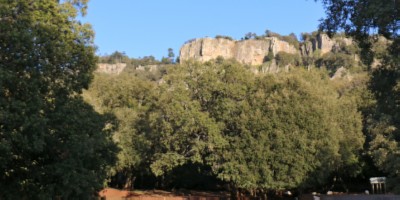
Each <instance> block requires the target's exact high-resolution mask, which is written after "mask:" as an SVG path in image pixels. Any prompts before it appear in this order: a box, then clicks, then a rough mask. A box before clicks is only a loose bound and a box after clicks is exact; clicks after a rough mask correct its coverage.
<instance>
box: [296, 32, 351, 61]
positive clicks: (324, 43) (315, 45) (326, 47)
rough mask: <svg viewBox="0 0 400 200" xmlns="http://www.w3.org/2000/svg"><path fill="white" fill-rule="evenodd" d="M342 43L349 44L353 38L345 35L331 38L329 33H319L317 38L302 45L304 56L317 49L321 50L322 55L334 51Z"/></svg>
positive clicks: (301, 49)
mask: <svg viewBox="0 0 400 200" xmlns="http://www.w3.org/2000/svg"><path fill="white" fill-rule="evenodd" d="M340 43H342V44H344V45H346V46H349V45H352V44H353V40H352V39H349V38H345V37H341V38H336V39H331V38H330V37H329V36H328V35H327V34H324V33H321V34H318V35H317V37H316V39H312V40H311V41H305V42H303V44H302V45H301V46H300V52H301V55H302V56H311V55H312V54H313V52H315V51H316V50H320V55H324V54H326V53H329V52H332V51H334V50H335V48H339V47H340V45H341V44H340Z"/></svg>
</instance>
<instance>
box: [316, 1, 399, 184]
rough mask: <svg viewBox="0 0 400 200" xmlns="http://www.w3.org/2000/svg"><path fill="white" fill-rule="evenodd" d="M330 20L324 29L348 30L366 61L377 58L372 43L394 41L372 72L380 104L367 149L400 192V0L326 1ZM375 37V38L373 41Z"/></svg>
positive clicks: (372, 86)
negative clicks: (360, 48)
mask: <svg viewBox="0 0 400 200" xmlns="http://www.w3.org/2000/svg"><path fill="white" fill-rule="evenodd" d="M322 2H323V3H324V5H325V8H326V13H327V15H328V16H327V18H326V19H325V20H323V21H322V24H321V28H322V29H323V30H326V31H328V32H330V33H334V32H337V31H342V30H344V31H345V32H346V33H348V34H350V35H352V36H354V37H355V38H356V40H357V41H358V42H359V44H360V46H361V47H362V52H363V55H364V56H363V58H364V59H363V60H364V61H366V63H367V64H370V63H371V62H372V61H373V60H372V59H373V58H374V56H373V54H374V53H376V50H375V52H374V51H372V49H373V48H371V47H373V46H372V45H371V43H372V42H373V41H374V39H375V40H376V39H379V37H381V36H383V37H384V38H386V39H388V40H390V41H391V42H389V44H390V45H388V48H387V51H386V54H384V55H383V56H382V55H379V58H380V59H381V64H380V66H379V67H378V68H377V69H374V70H373V71H372V78H371V81H370V87H369V88H370V90H371V91H372V93H373V94H374V95H375V98H376V100H377V103H376V106H375V107H374V108H373V109H374V112H373V114H372V115H369V116H366V122H367V123H366V130H367V131H366V134H367V139H368V140H367V142H368V144H367V146H368V147H369V150H370V155H371V157H372V159H373V160H374V161H375V164H376V165H377V166H378V167H379V168H380V169H381V170H383V171H385V172H386V173H388V174H389V175H390V177H392V178H393V179H390V182H392V183H394V184H391V185H392V186H395V187H396V188H395V190H396V191H398V192H400V187H399V184H398V181H399V180H400V172H399V171H398V170H394V169H396V168H399V166H400V161H399V160H400V154H399V151H400V131H399V130H400V126H399V124H400V110H399V107H400V106H399V105H400V104H399V102H400V101H399V100H400V98H399V97H400V96H399V94H400V90H399V85H400V56H399V55H400V54H399V52H400V38H399V33H400V32H399V28H400V2H399V1H396V0H354V1H343V0H322ZM371 36H373V37H371ZM380 48H382V47H380Z"/></svg>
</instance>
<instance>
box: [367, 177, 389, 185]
mask: <svg viewBox="0 0 400 200" xmlns="http://www.w3.org/2000/svg"><path fill="white" fill-rule="evenodd" d="M369 182H371V184H374V183H385V182H386V177H372V178H370V179H369Z"/></svg>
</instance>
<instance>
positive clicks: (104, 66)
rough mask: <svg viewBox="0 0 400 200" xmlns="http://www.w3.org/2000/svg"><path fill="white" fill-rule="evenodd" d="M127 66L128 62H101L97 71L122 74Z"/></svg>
mask: <svg viewBox="0 0 400 200" xmlns="http://www.w3.org/2000/svg"><path fill="white" fill-rule="evenodd" d="M125 67H126V63H116V64H108V63H99V64H98V65H97V69H96V72H100V73H106V74H120V73H121V72H122V71H123V70H124V69H125Z"/></svg>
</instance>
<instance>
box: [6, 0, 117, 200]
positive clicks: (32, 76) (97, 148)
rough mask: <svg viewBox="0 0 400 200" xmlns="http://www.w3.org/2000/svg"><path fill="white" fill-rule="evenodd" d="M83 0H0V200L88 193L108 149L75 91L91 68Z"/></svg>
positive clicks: (106, 136)
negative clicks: (81, 15)
mask: <svg viewBox="0 0 400 200" xmlns="http://www.w3.org/2000/svg"><path fill="white" fill-rule="evenodd" d="M85 7H86V1H78V0H74V1H62V3H58V1H54V0H43V1H27V0H21V1H8V0H1V1H0V30H1V31H0V60H1V62H0V188H1V191H0V199H52V198H59V199H88V198H90V197H91V196H93V195H94V194H95V193H94V192H96V191H97V190H98V189H100V188H101V187H102V186H103V185H102V184H103V181H104V180H105V178H106V172H107V167H108V166H109V165H110V164H112V162H113V160H114V152H115V150H116V148H115V147H114V145H113V142H112V140H111V138H110V131H109V130H107V129H105V127H104V125H105V123H106V122H107V121H108V117H107V116H105V115H104V116H103V115H100V114H98V113H96V112H95V111H94V110H93V109H92V108H91V107H90V106H89V105H88V104H87V103H85V102H84V101H83V100H82V98H81V97H80V96H79V94H80V93H81V91H82V89H83V88H86V87H87V86H88V84H89V82H90V80H91V77H92V72H93V70H94V69H95V63H96V58H95V56H94V50H95V49H94V47H93V32H92V30H91V28H90V26H89V25H87V24H80V23H79V22H78V21H76V20H75V17H76V16H77V15H78V14H79V11H78V10H77V9H80V10H81V9H82V11H84V9H85Z"/></svg>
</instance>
